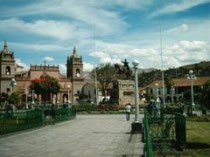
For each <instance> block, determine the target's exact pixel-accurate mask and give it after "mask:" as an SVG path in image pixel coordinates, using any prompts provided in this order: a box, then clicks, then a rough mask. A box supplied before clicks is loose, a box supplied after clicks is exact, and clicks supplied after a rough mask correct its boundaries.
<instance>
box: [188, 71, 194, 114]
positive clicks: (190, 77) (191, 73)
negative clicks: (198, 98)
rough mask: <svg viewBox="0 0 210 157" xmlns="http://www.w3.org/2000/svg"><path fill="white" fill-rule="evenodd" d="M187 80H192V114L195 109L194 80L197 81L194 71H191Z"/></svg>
mask: <svg viewBox="0 0 210 157" xmlns="http://www.w3.org/2000/svg"><path fill="white" fill-rule="evenodd" d="M187 78H188V79H189V80H190V86H191V113H192V111H193V109H194V108H195V103H194V91H193V80H195V79H196V77H195V74H194V73H193V70H190V71H189V74H188V75H187Z"/></svg>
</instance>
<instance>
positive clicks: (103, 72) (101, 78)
mask: <svg viewBox="0 0 210 157" xmlns="http://www.w3.org/2000/svg"><path fill="white" fill-rule="evenodd" d="M95 71H96V72H95ZM95 73H96V75H97V81H98V82H99V83H100V85H101V91H102V95H103V96H106V94H105V91H106V90H107V88H108V86H109V84H110V83H111V82H112V81H114V80H115V79H116V72H115V68H114V66H112V65H111V64H110V63H107V64H101V65H99V66H98V67H96V68H95V69H93V71H92V72H91V76H92V78H95Z"/></svg>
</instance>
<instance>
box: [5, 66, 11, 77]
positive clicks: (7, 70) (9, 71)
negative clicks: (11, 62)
mask: <svg viewBox="0 0 210 157" xmlns="http://www.w3.org/2000/svg"><path fill="white" fill-rule="evenodd" d="M10 74H11V69H10V67H9V66H7V67H6V75H10Z"/></svg>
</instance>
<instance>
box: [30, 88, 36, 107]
mask: <svg viewBox="0 0 210 157" xmlns="http://www.w3.org/2000/svg"><path fill="white" fill-rule="evenodd" d="M31 95H32V105H34V103H35V102H34V90H33V89H32V90H31Z"/></svg>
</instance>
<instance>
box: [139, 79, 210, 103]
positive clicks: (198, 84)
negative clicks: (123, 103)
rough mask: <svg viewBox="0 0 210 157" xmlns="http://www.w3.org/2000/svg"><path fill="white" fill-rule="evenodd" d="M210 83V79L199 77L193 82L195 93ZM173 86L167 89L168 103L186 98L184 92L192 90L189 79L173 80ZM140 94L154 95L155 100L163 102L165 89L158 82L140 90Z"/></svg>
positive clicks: (166, 97)
mask: <svg viewBox="0 0 210 157" xmlns="http://www.w3.org/2000/svg"><path fill="white" fill-rule="evenodd" d="M207 81H210V77H197V78H196V80H194V81H193V87H194V93H195V94H196V93H197V92H199V91H200V90H201V88H202V86H203V84H204V83H206V82H207ZM172 82H173V86H172V88H171V89H167V88H165V99H166V101H168V102H171V101H179V100H182V99H183V98H184V95H183V94H184V92H185V91H187V90H190V86H191V85H190V80H188V79H187V78H175V79H172ZM139 90H140V93H141V94H142V93H148V94H150V95H153V96H154V98H155V99H156V98H159V99H160V100H162V98H163V88H162V81H161V80H156V81H154V82H152V83H150V84H149V85H148V86H146V87H144V88H140V89H139Z"/></svg>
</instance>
